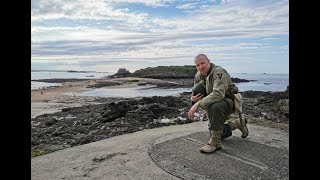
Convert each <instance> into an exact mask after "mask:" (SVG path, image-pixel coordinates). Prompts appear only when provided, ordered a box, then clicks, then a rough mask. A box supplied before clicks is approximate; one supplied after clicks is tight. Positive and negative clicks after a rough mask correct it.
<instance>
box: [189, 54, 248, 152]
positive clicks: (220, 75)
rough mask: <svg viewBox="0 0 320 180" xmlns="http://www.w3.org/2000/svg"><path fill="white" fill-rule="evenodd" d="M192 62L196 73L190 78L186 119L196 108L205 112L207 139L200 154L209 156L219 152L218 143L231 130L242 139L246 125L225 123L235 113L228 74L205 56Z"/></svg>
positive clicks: (191, 116) (199, 56)
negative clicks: (236, 130) (207, 129)
mask: <svg viewBox="0 0 320 180" xmlns="http://www.w3.org/2000/svg"><path fill="white" fill-rule="evenodd" d="M194 63H195V65H196V68H197V70H198V72H197V73H196V74H195V77H194V87H193V91H192V94H191V101H192V102H193V105H192V107H191V108H190V110H189V112H188V117H189V119H191V120H193V119H194V114H195V112H196V111H197V110H198V108H199V107H201V108H202V109H204V110H205V112H206V116H207V118H208V119H209V121H208V123H209V124H208V126H209V131H210V135H211V137H210V140H209V142H208V144H207V145H205V146H203V147H202V148H201V149H200V152H202V153H211V152H214V151H216V150H219V149H221V140H222V139H224V138H227V137H229V136H231V135H232V131H233V130H235V129H239V130H240V131H241V132H242V135H241V137H242V138H245V137H247V136H248V134H249V131H248V128H247V125H246V122H245V123H243V121H240V119H234V120H231V121H226V120H227V118H228V116H229V115H230V114H232V113H234V112H235V106H234V96H233V93H234V94H235V93H237V92H235V91H237V88H235V87H236V86H235V85H234V84H233V82H232V80H231V77H230V75H229V73H228V72H227V71H226V70H225V69H223V68H222V67H220V66H216V65H215V64H213V63H211V62H210V59H208V57H207V56H206V55H205V54H198V55H197V56H196V57H195V58H194ZM241 122H242V124H241Z"/></svg>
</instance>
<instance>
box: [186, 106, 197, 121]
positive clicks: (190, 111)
mask: <svg viewBox="0 0 320 180" xmlns="http://www.w3.org/2000/svg"><path fill="white" fill-rule="evenodd" d="M198 108H199V103H198V102H196V103H195V104H194V105H193V106H192V107H191V108H190V110H189V112H188V117H189V119H191V120H193V118H194V113H195V112H196V111H197V110H198Z"/></svg>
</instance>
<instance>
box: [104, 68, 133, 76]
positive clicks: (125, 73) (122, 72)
mask: <svg viewBox="0 0 320 180" xmlns="http://www.w3.org/2000/svg"><path fill="white" fill-rule="evenodd" d="M131 74H132V73H130V72H129V70H127V69H126V68H119V70H118V72H117V73H115V74H113V75H110V76H109V77H111V78H119V77H127V76H129V75H131Z"/></svg>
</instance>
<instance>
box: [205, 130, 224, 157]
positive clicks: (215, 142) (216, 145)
mask: <svg viewBox="0 0 320 180" xmlns="http://www.w3.org/2000/svg"><path fill="white" fill-rule="evenodd" d="M222 132H223V131H222V130H219V131H212V136H211V138H210V140H209V142H208V144H207V145H205V146H203V147H202V148H201V149H200V152H202V153H212V152H214V151H216V150H219V149H221V135H222Z"/></svg>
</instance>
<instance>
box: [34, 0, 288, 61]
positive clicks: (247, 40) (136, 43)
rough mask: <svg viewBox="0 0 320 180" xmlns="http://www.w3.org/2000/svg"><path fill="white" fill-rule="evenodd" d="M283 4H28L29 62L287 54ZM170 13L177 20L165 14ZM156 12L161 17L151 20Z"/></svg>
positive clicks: (129, 0)
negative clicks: (206, 54) (203, 54)
mask: <svg viewBox="0 0 320 180" xmlns="http://www.w3.org/2000/svg"><path fill="white" fill-rule="evenodd" d="M120 4H121V6H118V5H120ZM288 4H289V3H288V1H287V0H282V1H281V0H280V1H258V2H257V1H253V0H243V1H236V0H233V1H221V2H220V3H219V1H197V0H194V1H193V0H186V1H174V0H150V1H149V0H117V1H115V0H114V1H113V0H111V1H104V0H96V1H92V0H81V1H80V0H79V1H62V0H52V1H45V0H32V1H31V7H32V9H31V14H32V27H31V35H32V37H31V41H32V63H35V62H38V61H45V60H49V61H72V62H76V61H77V62H79V64H80V65H89V64H90V63H88V62H87V61H92V62H105V60H106V59H107V60H116V61H123V62H124V63H128V62H136V61H137V59H138V60H142V59H144V60H145V62H147V61H149V62H154V63H155V61H156V60H157V61H159V63H163V62H170V61H167V59H169V58H171V59H172V63H174V62H176V63H181V62H186V59H187V57H189V60H190V57H193V56H194V55H195V54H197V53H198V52H206V53H208V54H210V55H212V56H214V57H218V58H219V59H228V57H234V55H233V53H235V52H237V53H238V54H242V55H243V56H246V57H247V59H250V55H252V54H259V53H260V54H266V55H268V54H272V53H273V52H276V53H279V54H281V53H282V54H286V53H287V50H288V48H287V47H285V46H283V45H282V44H283V43H284V44H285V45H287V44H288V32H289V24H288V16H289V7H288ZM137 6H139V7H140V8H138V9H136V7H137ZM144 8H151V10H149V11H144ZM169 9H170V11H176V13H177V14H178V15H177V16H165V14H166V10H169ZM161 12H162V13H163V14H164V15H163V16H159V15H158V14H160V13H161ZM157 13H158V14H157ZM279 42H281V43H280V44H281V45H280V44H279ZM280 49H281V50H280ZM277 50H279V51H277ZM254 59H256V58H252V60H254ZM80 61H83V63H80ZM109 62H110V63H115V61H109ZM141 62H142V61H141ZM91 64H92V63H91Z"/></svg>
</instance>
